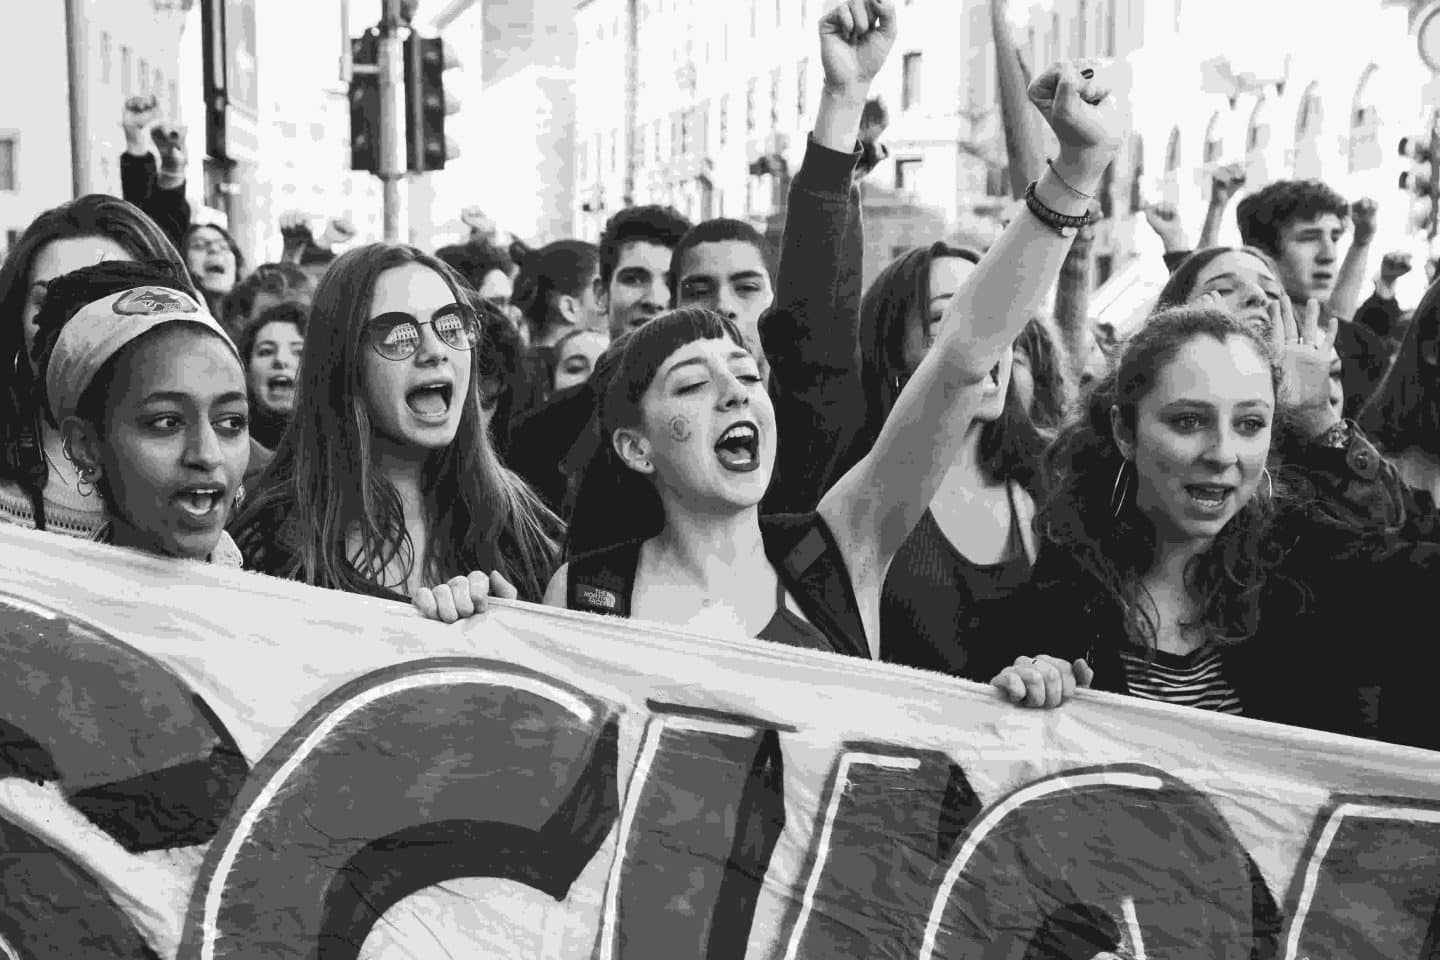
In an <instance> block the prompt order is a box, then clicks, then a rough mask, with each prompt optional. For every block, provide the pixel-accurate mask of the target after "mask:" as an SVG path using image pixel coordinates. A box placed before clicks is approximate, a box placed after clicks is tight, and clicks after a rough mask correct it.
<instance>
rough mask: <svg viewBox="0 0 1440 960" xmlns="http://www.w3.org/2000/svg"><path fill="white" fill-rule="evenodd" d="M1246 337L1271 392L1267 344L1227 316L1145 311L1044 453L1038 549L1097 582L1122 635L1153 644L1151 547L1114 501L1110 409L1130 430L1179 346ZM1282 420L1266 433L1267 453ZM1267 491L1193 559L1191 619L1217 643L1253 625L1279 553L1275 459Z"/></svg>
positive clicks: (1140, 521)
mask: <svg viewBox="0 0 1440 960" xmlns="http://www.w3.org/2000/svg"><path fill="white" fill-rule="evenodd" d="M1202 337H1203V338H1209V339H1211V340H1215V341H1217V342H1220V343H1224V342H1225V341H1227V340H1230V339H1232V338H1239V339H1242V340H1244V341H1246V342H1247V343H1249V344H1250V345H1251V346H1252V347H1253V348H1254V350H1255V351H1256V353H1257V354H1258V355H1259V356H1260V357H1261V358H1262V359H1263V360H1264V361H1265V362H1266V364H1267V365H1268V366H1269V367H1270V371H1271V383H1272V384H1273V386H1274V388H1275V389H1276V390H1277V392H1278V390H1279V384H1280V370H1279V367H1278V365H1277V363H1276V360H1275V358H1274V356H1273V355H1272V352H1271V348H1270V346H1269V344H1268V343H1266V342H1265V341H1264V340H1263V339H1261V337H1260V336H1259V335H1258V333H1257V332H1256V331H1254V330H1252V329H1250V328H1249V327H1247V326H1246V325H1245V324H1244V323H1242V322H1240V321H1239V320H1236V319H1235V318H1233V317H1231V316H1230V315H1229V314H1228V313H1225V312H1222V311H1217V310H1207V309H1203V308H1197V307H1176V308H1172V309H1169V310H1164V311H1161V312H1160V313H1157V314H1155V315H1154V316H1152V317H1151V318H1150V319H1149V320H1148V321H1147V322H1146V323H1145V325H1144V326H1143V327H1141V328H1140V329H1139V330H1138V331H1137V332H1136V333H1135V334H1134V336H1133V337H1131V338H1130V340H1129V341H1128V342H1127V344H1126V346H1125V349H1124V351H1123V352H1122V353H1121V355H1120V357H1119V362H1118V364H1117V365H1116V367H1115V369H1114V370H1112V372H1111V373H1110V374H1109V375H1108V376H1107V377H1105V378H1104V379H1103V380H1101V381H1099V382H1098V383H1097V384H1096V386H1095V389H1094V391H1093V393H1092V394H1091V395H1090V397H1089V400H1088V402H1087V404H1086V407H1085V410H1084V411H1083V413H1082V415H1081V416H1080V417H1079V419H1077V420H1076V421H1075V422H1073V423H1071V424H1070V425H1069V426H1067V427H1066V428H1065V429H1064V430H1063V431H1062V432H1061V434H1060V436H1059V437H1058V438H1057V439H1056V441H1055V443H1054V444H1052V445H1051V447H1050V449H1049V450H1048V451H1047V453H1046V457H1045V470H1046V474H1047V476H1048V477H1049V481H1050V482H1049V490H1050V495H1049V497H1048V499H1047V500H1046V501H1045V503H1044V504H1043V505H1042V506H1041V508H1040V511H1039V513H1038V514H1037V516H1036V521H1035V526H1036V532H1037V534H1038V535H1039V537H1040V539H1041V541H1042V544H1043V545H1042V547H1041V549H1042V551H1043V550H1045V549H1047V548H1048V549H1052V550H1061V551H1065V552H1066V553H1068V554H1069V555H1070V556H1071V557H1073V558H1074V560H1075V562H1076V563H1078V564H1079V566H1080V567H1081V569H1083V570H1084V571H1085V572H1086V573H1088V574H1089V575H1090V576H1091V577H1093V578H1094V579H1095V580H1096V581H1097V583H1098V584H1099V585H1100V591H1099V593H1100V595H1101V597H1102V598H1104V597H1108V598H1110V599H1112V600H1113V601H1114V602H1116V603H1117V604H1118V605H1119V606H1120V607H1121V608H1122V609H1123V610H1124V613H1125V620H1126V629H1127V633H1128V636H1129V638H1130V641H1131V642H1132V643H1133V644H1135V645H1136V646H1138V647H1141V648H1144V649H1148V650H1153V649H1154V645H1155V640H1156V630H1157V624H1156V623H1155V620H1154V617H1153V616H1152V615H1151V612H1150V610H1151V608H1152V606H1153V605H1152V604H1151V603H1150V597H1149V595H1148V593H1147V592H1146V590H1145V588H1144V587H1143V585H1142V584H1141V578H1142V577H1144V575H1145V574H1146V573H1147V572H1148V571H1149V570H1150V567H1151V564H1152V561H1153V557H1154V553H1155V546H1156V542H1157V541H1156V532H1155V527H1154V525H1153V523H1152V522H1151V521H1150V520H1149V519H1148V518H1147V517H1146V516H1145V515H1144V514H1143V513H1141V512H1140V511H1139V510H1138V509H1136V507H1135V503H1134V498H1133V497H1126V496H1125V494H1124V493H1123V492H1122V493H1121V503H1120V504H1119V505H1118V509H1117V506H1116V505H1115V504H1114V502H1113V501H1114V499H1115V493H1116V490H1117V478H1119V477H1120V476H1121V472H1122V470H1124V469H1125V468H1126V467H1127V461H1126V460H1125V459H1124V457H1122V456H1121V453H1120V450H1119V448H1118V446H1117V445H1116V442H1115V435H1114V430H1113V428H1112V426H1111V414H1110V411H1111V408H1112V407H1113V408H1116V409H1118V411H1119V415H1120V420H1121V422H1122V423H1123V424H1124V426H1125V427H1126V428H1127V429H1128V430H1131V431H1133V430H1134V429H1135V427H1136V420H1137V408H1138V406H1139V403H1140V401H1141V400H1142V399H1143V398H1144V397H1145V396H1146V395H1147V394H1148V393H1149V392H1150V391H1151V390H1152V389H1153V388H1154V385H1155V383H1156V381H1157V379H1158V377H1159V375H1160V373H1161V372H1162V371H1163V370H1164V369H1165V367H1166V366H1168V365H1169V364H1170V363H1172V362H1173V361H1174V360H1175V357H1176V356H1177V355H1178V354H1179V353H1180V351H1181V349H1182V348H1184V346H1185V345H1186V344H1188V343H1190V342H1191V341H1193V340H1196V339H1199V338H1202ZM1281 432H1282V430H1281V425H1280V424H1276V425H1275V426H1274V428H1273V429H1272V432H1271V450H1272V453H1273V451H1274V450H1275V449H1276V447H1277V444H1278V437H1279V435H1280V434H1281ZM1271 466H1272V467H1276V469H1274V470H1272V477H1274V478H1275V494H1274V497H1273V498H1272V497H1270V496H1260V495H1256V496H1254V497H1251V498H1250V500H1249V501H1248V502H1247V503H1245V504H1244V505H1243V506H1242V507H1241V508H1240V510H1239V511H1238V512H1237V513H1236V514H1235V516H1234V517H1232V518H1231V519H1230V521H1229V522H1228V523H1227V524H1226V525H1225V527H1224V529H1223V530H1221V531H1220V533H1219V534H1218V535H1217V536H1216V537H1215V539H1214V542H1213V543H1211V545H1210V546H1209V547H1208V548H1206V550H1205V551H1204V552H1202V553H1200V554H1198V555H1197V556H1195V557H1193V558H1192V559H1191V560H1190V562H1189V564H1188V566H1187V568H1186V570H1185V580H1186V582H1187V584H1188V586H1189V588H1190V590H1191V591H1192V593H1193V595H1194V596H1195V597H1196V598H1197V600H1198V601H1199V603H1198V611H1197V618H1198V619H1197V623H1198V624H1203V625H1204V626H1205V627H1207V628H1208V629H1209V630H1210V634H1211V636H1212V638H1213V639H1214V640H1215V642H1217V643H1221V644H1234V643H1239V642H1241V641H1243V640H1245V639H1246V638H1248V637H1250V636H1253V635H1254V633H1255V632H1256V630H1257V629H1258V628H1259V619H1260V593H1261V590H1262V588H1263V587H1264V586H1265V585H1266V583H1267V581H1268V580H1269V578H1270V577H1271V576H1272V575H1273V574H1274V572H1275V570H1276V568H1277V566H1278V565H1279V563H1280V561H1281V560H1282V559H1283V557H1284V548H1283V546H1282V545H1281V544H1279V543H1278V542H1277V540H1276V538H1275V537H1274V536H1272V535H1271V534H1272V532H1273V527H1272V521H1273V518H1274V516H1275V512H1276V500H1277V499H1279V498H1282V497H1284V496H1286V495H1287V494H1286V487H1285V486H1284V483H1283V480H1282V478H1281V477H1280V476H1279V474H1280V473H1281V471H1279V470H1278V465H1277V464H1271Z"/></svg>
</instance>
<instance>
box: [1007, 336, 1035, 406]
mask: <svg viewBox="0 0 1440 960" xmlns="http://www.w3.org/2000/svg"><path fill="white" fill-rule="evenodd" d="M1012 354H1013V357H1012V361H1011V364H1010V389H1011V390H1013V391H1014V392H1015V397H1016V399H1018V400H1019V401H1020V404H1021V406H1023V407H1024V408H1025V409H1026V410H1030V411H1033V410H1034V409H1035V407H1034V404H1035V371H1034V368H1033V367H1032V365H1031V362H1030V354H1029V353H1028V352H1027V351H1024V350H1014V351H1012Z"/></svg>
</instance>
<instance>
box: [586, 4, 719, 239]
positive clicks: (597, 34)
mask: <svg viewBox="0 0 1440 960" xmlns="http://www.w3.org/2000/svg"><path fill="white" fill-rule="evenodd" d="M717 6H721V5H717ZM625 11H626V0H581V3H580V5H579V7H578V8H577V9H576V11H575V31H576V35H577V37H578V44H579V46H578V49H577V50H576V66H575V75H576V83H575V118H576V119H575V143H576V154H577V158H576V163H575V170H576V175H577V181H576V182H577V190H576V215H575V234H576V236H579V237H581V238H583V239H587V240H591V241H594V240H597V239H599V236H600V230H601V229H602V228H603V227H604V225H605V221H606V219H608V218H609V217H610V216H611V215H612V214H614V213H615V211H617V210H619V209H621V208H622V207H623V206H624V205H625V150H626V144H627V143H628V132H627V130H626V119H625V96H626V94H625V87H626V76H625V71H626V66H625V63H626V50H627V43H628V41H627V28H626V23H625Z"/></svg>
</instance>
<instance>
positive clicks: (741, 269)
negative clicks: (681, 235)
mask: <svg viewBox="0 0 1440 960" xmlns="http://www.w3.org/2000/svg"><path fill="white" fill-rule="evenodd" d="M679 283H680V295H679V305H680V306H682V307H708V308H709V309H711V310H714V311H716V312H717V313H720V314H723V315H724V316H726V317H729V318H730V319H731V320H733V321H735V325H736V326H738V327H739V328H740V333H741V334H742V335H744V337H745V344H746V346H748V347H749V348H750V352H751V353H752V354H754V355H755V358H756V360H757V361H758V362H759V363H760V366H761V371H760V372H761V375H762V376H763V375H766V374H767V372H768V371H767V370H766V364H765V362H764V359H763V358H764V356H765V351H764V350H763V349H762V348H761V345H760V315H761V314H762V313H764V312H765V311H766V310H767V309H769V307H770V304H772V303H774V302H775V290H774V289H773V288H772V287H771V285H770V271H769V269H768V268H767V267H766V266H765V257H764V255H763V254H761V252H760V250H759V249H758V248H757V247H756V246H755V245H754V244H752V243H746V242H745V241H744V240H721V241H717V242H715V243H699V244H696V245H695V246H693V247H691V248H690V249H689V250H687V251H686V252H685V256H684V257H683V258H682V263H681V264H680V280H679Z"/></svg>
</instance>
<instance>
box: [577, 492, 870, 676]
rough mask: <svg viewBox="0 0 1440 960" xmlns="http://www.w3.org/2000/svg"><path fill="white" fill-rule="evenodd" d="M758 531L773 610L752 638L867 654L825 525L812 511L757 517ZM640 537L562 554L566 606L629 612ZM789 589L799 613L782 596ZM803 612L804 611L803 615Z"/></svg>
mask: <svg viewBox="0 0 1440 960" xmlns="http://www.w3.org/2000/svg"><path fill="white" fill-rule="evenodd" d="M760 527H761V534H762V536H763V537H764V541H765V552H766V555H767V558H768V559H769V560H770V562H771V563H772V564H773V565H774V566H775V572H776V574H777V577H776V579H777V580H778V584H777V586H776V590H775V613H774V614H773V615H771V617H770V619H769V621H768V622H766V624H765V626H764V627H762V628H761V629H760V632H759V633H757V634H756V639H759V640H768V641H770V642H772V643H783V644H787V645H789V646H794V647H805V648H808V649H811V650H826V651H830V652H833V653H842V654H847V655H850V656H860V657H867V656H868V654H869V649H868V648H867V647H866V646H865V629H864V625H863V623H862V622H861V618H860V613H859V606H858V604H857V603H856V600H855V596H854V591H853V590H852V588H851V585H850V581H849V575H848V574H847V573H846V569H845V562H844V558H843V557H842V556H841V555H840V551H839V547H838V545H837V544H836V543H835V540H834V537H833V535H832V534H831V533H830V530H829V527H828V526H826V524H825V522H824V521H823V520H822V519H820V517H819V516H818V515H817V514H814V513H810V514H797V515H778V516H767V517H762V518H761V521H760ZM640 546H641V544H640V542H639V541H633V542H630V543H624V544H617V545H616V546H612V547H606V548H604V549H602V550H597V551H593V552H591V553H588V554H584V555H582V556H578V557H574V558H572V559H571V560H570V562H569V583H568V584H567V591H566V594H567V596H566V606H568V607H569V608H570V609H571V610H585V611H588V612H591V613H600V614H607V615H610V616H620V617H628V616H630V600H631V596H630V595H631V591H632V590H633V589H634V586H635V571H636V569H637V568H638V567H639V564H640ZM787 593H789V595H790V596H791V597H793V598H794V601H795V603H796V605H797V606H799V607H800V609H801V610H803V611H804V612H805V616H803V617H802V616H800V615H799V614H797V613H795V612H794V611H792V610H790V609H789V607H788V606H787V605H786V603H785V596H786V594H787ZM807 618H808V619H807Z"/></svg>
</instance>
